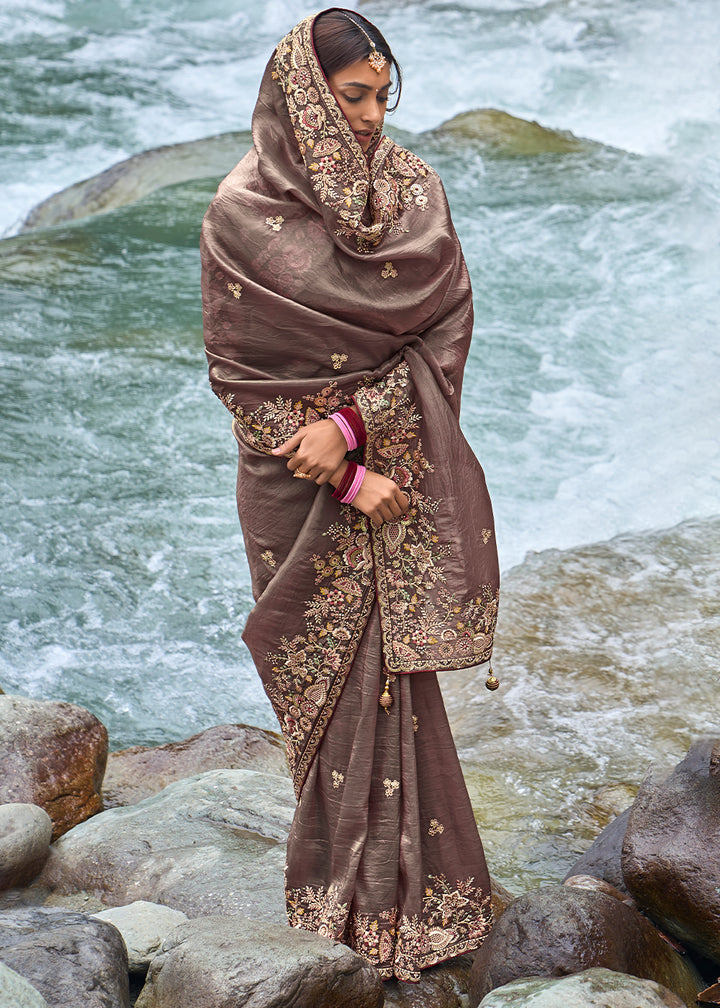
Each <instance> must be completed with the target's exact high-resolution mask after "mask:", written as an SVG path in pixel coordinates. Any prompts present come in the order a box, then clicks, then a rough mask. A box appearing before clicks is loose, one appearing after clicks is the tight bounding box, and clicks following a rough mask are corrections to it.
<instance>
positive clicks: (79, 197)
mask: <svg viewBox="0 0 720 1008" xmlns="http://www.w3.org/2000/svg"><path fill="white" fill-rule="evenodd" d="M251 144H252V137H251V135H250V134H249V133H223V134H221V135H220V136H213V137H207V138H206V139H204V140H190V141H188V142H186V143H179V144H170V145H168V146H166V147H157V148H155V149H154V150H148V151H143V152H142V153H141V154H135V155H134V156H133V157H131V158H128V159H127V160H125V161H120V162H118V164H114V165H112V167H110V168H108V169H106V171H104V172H100V174H99V175H93V176H92V178H89V179H85V180H84V181H83V182H76V183H75V185H72V186H70V187H69V188H68V189H63V190H62V192H59V193H55V195H53V196H50V197H48V199H46V200H43V202H42V203H39V204H38V205H37V206H36V207H34V208H33V209H32V210H31V211H30V213H29V214H28V216H27V218H26V220H25V222H24V223H23V225H22V227H21V229H20V232H21V233H22V232H24V231H30V230H32V229H33V228H38V227H50V226H51V225H52V224H59V223H61V222H62V221H70V220H78V219H80V218H81V217H89V216H92V215H93V214H99V213H105V212H107V211H108V210H113V209H114V208H115V207H121V206H126V205H127V204H128V203H132V202H133V201H134V200H138V199H141V198H142V197H143V196H147V195H148V194H149V193H151V192H154V191H155V190H156V189H162V188H163V187H164V186H169V185H176V184H177V183H179V182H188V181H190V180H191V179H200V178H208V177H210V176H211V175H217V176H218V178H222V176H223V175H227V173H228V172H229V171H230V169H231V168H233V167H234V166H235V165H236V164H237V162H238V161H239V160H240V158H241V157H242V156H243V154H245V152H246V151H247V150H249V148H250V146H251Z"/></svg>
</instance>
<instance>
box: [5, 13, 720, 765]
mask: <svg viewBox="0 0 720 1008" xmlns="http://www.w3.org/2000/svg"><path fill="white" fill-rule="evenodd" d="M160 7H162V9H159V8H160ZM362 9H363V11H364V12H365V13H367V15H368V16H369V17H371V18H374V19H376V20H377V21H378V22H379V23H380V24H381V26H382V27H383V29H384V30H385V33H386V35H387V36H388V38H389V39H390V40H391V42H392V43H393V45H394V47H395V49H396V51H397V55H398V56H399V58H400V60H401V62H402V63H403V66H404V70H405V76H406V87H405V91H404V95H403V102H402V105H401V107H400V109H399V110H398V112H397V113H396V114H395V116H394V119H393V122H394V125H395V128H396V129H399V130H403V131H405V132H406V133H411V134H421V133H422V134H423V135H422V136H420V135H416V136H415V137H414V139H412V145H413V146H414V147H415V148H416V149H417V150H418V151H419V152H420V153H422V154H424V155H425V156H426V157H427V158H428V159H429V160H430V161H431V162H432V163H433V164H434V165H435V166H436V167H437V168H438V169H439V171H440V172H441V175H442V177H443V179H444V181H445V184H446V188H447V190H448V195H449V198H450V201H451V204H452V207H453V212H454V217H455V221H456V226H457V229H458V231H459V233H460V236H461V239H462V241H463V245H464V248H465V251H466V255H467V258H468V262H469V266H470V271H471V275H472V278H473V284H474V289H475V303H476V328H475V338H474V345H473V351H472V355H471V360H470V363H469V367H468V373H467V379H466V385H465V392H464V401H463V423H464V426H465V429H466V431H467V434H468V437H469V440H470V441H471V443H472V444H473V446H474V448H475V450H476V452H477V454H478V456H479V458H480V459H481V461H482V463H483V465H484V467H485V469H486V474H487V477H488V482H489V485H490V488H491V492H492V494H493V499H494V503H495V508H496V512H497V520H498V530H499V542H500V549H501V561H502V566H503V568H504V569H508V568H509V567H511V566H513V565H515V564H519V563H521V562H522V561H523V557H524V556H525V554H526V553H527V551H528V550H540V549H544V548H548V547H557V548H562V549H567V548H571V547H573V546H576V545H577V544H580V543H587V542H595V541H598V540H602V539H605V538H608V537H610V536H612V535H615V534H617V533H620V532H628V531H633V530H642V529H653V528H666V527H671V526H673V525H675V524H677V523H678V522H680V521H682V520H684V519H688V518H702V517H705V516H709V515H712V514H715V513H717V512H718V511H720V506H719V505H720V459H719V449H718V444H719V434H720V430H719V422H718V416H719V415H720V392H719V391H718V390H719V389H720V353H719V351H718V341H717V338H716V332H717V317H718V308H719V306H720V305H719V302H720V294H719V285H718V279H717V278H718V276H720V254H719V249H718V240H719V237H720V158H719V157H718V154H720V103H719V102H718V95H719V94H720V65H719V63H718V60H717V53H718V52H720V22H719V21H718V18H717V9H716V5H715V3H714V2H713V0H687V2H680V0H675V2H666V0H662V2H661V0H658V2H655V3H652V2H648V0H625V2H621V0H618V2H613V3H609V2H602V0H588V2H583V0H572V2H571V0H567V2H564V0H553V2H547V3H540V2H530V0H528V2H519V0H487V2H485V3H480V2H479V0H477V2H471V0H466V2H464V3H463V2H455V3H449V2H448V3H444V2H440V0H438V2H432V3H414V2H407V3H405V2H404V3H402V4H395V5H383V4H380V3H368V4H365V5H363V8H362ZM307 12H308V11H307V9H306V8H305V7H304V6H302V5H300V4H296V3H284V4H280V3H267V4H261V5H256V4H249V3H248V2H247V0H245V2H244V3H240V2H237V3H229V2H226V0H215V2H194V3H189V2H180V0H172V2H168V3H165V4H163V5H158V4H155V3H153V2H150V0H145V2H140V0H125V2H122V3H107V2H98V0H94V2H93V3H89V2H86V3H83V2H70V0H68V2H61V0H48V2H31V3H29V4H28V3H27V2H23V3H22V4H21V3H19V2H18V3H14V2H8V0H6V2H5V3H4V4H3V6H2V10H0V40H1V41H0V87H2V93H3V95H4V96H5V101H4V102H3V105H2V109H0V146H1V147H2V160H1V162H0V173H1V174H0V231H3V230H4V231H5V234H6V235H7V238H6V240H5V241H2V242H0V284H1V288H0V309H1V310H0V346H1V351H0V352H1V353H2V361H3V369H2V383H3V385H2V392H1V395H0V430H1V431H2V435H0V436H1V439H2V440H1V444H0V453H1V455H0V466H1V469H0V487H1V493H2V533H1V536H2V538H1V539H0V542H1V544H2V545H1V547H0V577H1V579H2V581H1V583H2V587H3V591H2V597H1V598H0V635H1V638H0V639H1V644H0V684H1V685H2V687H3V688H4V689H5V690H6V691H8V692H9V691H16V692H20V693H24V694H29V695H37V696H52V697H58V698H62V699H71V700H75V701H77V702H80V703H82V704H84V705H85V706H87V707H89V708H90V709H92V710H93V711H94V712H95V713H96V714H97V715H98V716H99V717H101V719H102V720H103V721H104V722H105V723H106V724H107V725H108V727H109V730H110V734H111V744H112V746H113V747H114V748H118V747H120V746H121V745H124V744H131V743H136V742H144V743H150V742H160V741H164V740H166V739H168V738H180V737H184V736H187V735H189V734H191V733H192V732H194V731H197V730H199V729H200V728H202V727H205V726H208V725H211V724H216V723H219V722H223V721H241V720H244V721H250V722H254V723H257V724H262V725H266V726H270V727H272V726H273V718H272V714H271V712H270V709H269V707H268V705H267V703H266V701H265V699H264V697H263V695H262V692H261V690H260V688H259V686H258V684H257V680H256V677H255V673H254V670H253V668H252V666H251V663H250V660H249V657H248V655H247V653H246V652H245V649H244V646H243V645H242V643H241V641H240V630H241V627H242V624H243V622H244V618H245V615H246V613H247V611H248V609H249V606H250V604H251V596H250V587H249V579H248V574H247V571H246V565H245V561H244V556H243V547H242V540H241V536H240V532H239V528H238V524H237V518H236V515H235V510H234V453H233V439H232V437H231V435H230V433H229V430H228V422H227V417H226V414H225V412H224V411H223V409H222V407H221V406H220V405H219V404H218V403H217V402H216V401H215V399H214V397H213V396H212V394H211V393H210V391H209V388H208V386H207V379H206V372H205V364H204V357H203V354H202V339H201V320H200V304H199V277H198V253H197V237H198V231H199V225H200V220H201V218H202V214H203V212H204V209H205V207H206V205H207V203H208V201H209V199H210V198H211V196H212V193H213V192H214V188H215V185H216V184H217V181H218V180H217V178H209V179H199V180H197V181H193V182H190V183H185V184H182V185H177V186H174V187H171V188H168V189H164V190H161V191H158V192H155V193H153V194H152V195H150V196H148V197H146V198H144V199H143V200H141V201H140V202H138V203H135V204H133V205H131V206H127V207H123V208H119V209H116V210H113V211H112V212H110V213H108V214H105V215H103V216H98V217H93V218H87V219H85V220H81V221H78V222H76V223H73V224H67V225H58V226H55V227H53V228H49V229H46V230H43V231H36V232H31V233H28V234H25V235H18V236H13V235H14V233H15V231H16V230H17V228H18V226H19V224H20V223H21V221H22V220H23V219H24V218H25V216H26V215H27V213H28V212H29V210H30V209H31V208H32V207H33V206H34V205H35V204H36V203H38V202H39V201H40V200H42V199H44V198H45V197H47V196H49V195H50V194H52V193H53V192H56V191H58V190H59V189H61V188H63V187H65V186H67V185H70V184H72V183H74V182H77V181H79V180H80V179H83V178H86V177H88V176H90V175H92V174H94V173H96V172H99V171H101V170H103V169H105V168H107V167H108V166H110V165H111V164H113V163H115V162H117V161H119V160H121V159H123V158H125V157H128V156H129V155H131V154H134V153H138V152H140V151H142V150H145V149H148V148H152V147H156V146H159V145H163V144H169V143H176V142H180V141H185V140H194V139H198V138H201V137H204V136H209V135H211V134H215V133H219V132H225V131H230V130H238V129H246V128H247V127H248V125H249V117H250V113H251V111H252V107H253V104H254V100H255V95H256V92H257V85H258V81H259V78H260V74H261V72H262V69H263V67H264V64H265V62H266V59H267V58H268V56H269V54H270V52H271V50H272V47H273V45H274V44H275V42H276V41H277V39H278V38H279V37H280V35H281V34H282V33H284V32H285V31H286V30H287V29H288V28H289V27H291V26H292V24H293V23H295V21H296V20H298V19H299V18H300V17H302V16H303V15H304V14H306V13H307ZM481 107H496V108H500V109H504V110H506V111H508V112H510V113H512V114H513V115H516V116H520V117H523V118H526V119H530V120H533V119H536V120H539V121H541V122H542V123H543V124H544V125H546V126H548V127H551V128H555V129H561V130H567V129H569V130H572V131H574V133H575V134H576V135H578V136H581V137H587V138H589V139H591V140H593V141H596V145H595V146H588V147H587V148H586V149H581V150H578V151H575V152H572V153H566V154H557V153H556V154H552V153H545V154H536V155H532V156H527V155H521V154H518V153H513V140H512V137H511V138H510V140H509V141H508V145H507V146H506V148H505V149H504V150H503V151H496V152H495V153H493V152H492V151H489V150H488V149H487V148H486V147H484V146H483V145H481V144H480V143H478V142H471V141H468V142H460V141H458V140H453V141H451V140H450V139H449V138H448V135H447V134H443V133H442V131H440V132H430V133H428V132H426V131H433V130H435V128H436V127H438V126H439V125H440V124H441V123H442V122H444V121H445V120H447V119H448V118H450V117H451V116H453V115H455V114H457V113H459V112H463V111H467V110H469V109H473V108H481ZM663 618H664V617H663V615H662V612H661V610H659V615H658V619H659V620H660V619H663ZM569 646H572V647H575V648H576V649H577V654H578V658H579V659H581V658H582V654H583V646H584V645H583V641H574V642H572V644H571V645H569ZM540 688H541V687H540ZM566 702H567V703H568V704H569V706H570V708H572V700H571V699H570V700H566ZM536 730H537V726H530V728H529V729H528V731H529V732H531V733H532V732H533V731H536ZM598 783H600V782H598Z"/></svg>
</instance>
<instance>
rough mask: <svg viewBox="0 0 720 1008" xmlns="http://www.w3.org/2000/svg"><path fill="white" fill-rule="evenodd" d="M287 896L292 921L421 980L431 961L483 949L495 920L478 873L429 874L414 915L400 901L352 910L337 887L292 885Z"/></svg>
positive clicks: (387, 971) (383, 969)
mask: <svg viewBox="0 0 720 1008" xmlns="http://www.w3.org/2000/svg"><path fill="white" fill-rule="evenodd" d="M285 899H286V905H287V911H288V917H289V920H290V924H291V925H292V927H298V928H304V929H305V930H307V931H316V932H317V933H318V934H321V935H324V936H325V937H328V938H334V939H335V940H336V941H341V942H344V943H345V944H347V945H349V946H350V948H352V949H354V950H355V951H356V952H359V953H360V955H362V956H364V958H365V959H367V960H368V961H369V962H370V963H372V965H373V966H375V968H376V969H377V970H378V972H379V973H380V976H381V977H383V979H385V980H390V979H392V978H393V977H397V978H398V979H399V980H409V981H416V980H419V979H420V971H421V970H423V969H426V968H427V967H428V966H433V965H435V964H436V963H438V962H444V961H445V960H446V959H452V958H454V957H455V956H459V955H464V954H465V953H466V952H472V951H474V950H475V949H477V948H478V947H479V945H480V944H481V943H482V940H483V938H484V937H485V935H486V934H487V933H488V931H489V930H490V927H491V924H492V909H491V906H490V897H489V895H486V894H485V893H483V891H482V889H480V888H479V887H478V886H476V884H475V880H474V879H472V878H469V879H466V880H464V881H458V882H455V883H454V884H451V883H449V882H448V880H447V879H446V878H445V877H444V876H443V875H430V876H428V878H427V879H426V885H425V892H424V897H423V901H422V910H421V912H420V913H418V914H412V915H407V914H401V913H400V912H399V911H398V909H397V907H392V908H388V909H387V910H380V911H379V912H377V913H376V914H375V915H371V914H361V913H356V912H351V911H350V909H349V907H348V904H347V903H346V902H342V901H340V900H339V899H338V896H337V893H336V892H335V891H334V890H333V889H332V887H331V888H330V889H324V888H322V887H314V886H305V887H304V888H303V889H286V891H285Z"/></svg>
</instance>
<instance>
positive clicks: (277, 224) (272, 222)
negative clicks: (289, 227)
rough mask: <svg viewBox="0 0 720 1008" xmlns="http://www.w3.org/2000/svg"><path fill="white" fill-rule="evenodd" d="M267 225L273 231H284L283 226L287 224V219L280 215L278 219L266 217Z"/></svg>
mask: <svg viewBox="0 0 720 1008" xmlns="http://www.w3.org/2000/svg"><path fill="white" fill-rule="evenodd" d="M265 223H266V224H267V226H268V227H270V228H272V229H273V231H280V230H282V226H283V224H284V223H285V218H284V217H281V216H280V215H279V214H278V216H277V217H266V218H265Z"/></svg>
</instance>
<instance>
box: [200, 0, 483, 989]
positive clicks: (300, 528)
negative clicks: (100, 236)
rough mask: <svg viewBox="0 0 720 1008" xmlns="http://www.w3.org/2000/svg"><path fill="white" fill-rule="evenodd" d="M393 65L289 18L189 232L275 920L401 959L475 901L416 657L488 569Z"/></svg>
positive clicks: (452, 633)
mask: <svg viewBox="0 0 720 1008" xmlns="http://www.w3.org/2000/svg"><path fill="white" fill-rule="evenodd" d="M391 69H392V70H394V73H395V84H394V90H393V83H392V81H391ZM400 83H401V78H400V71H399V68H398V66H397V63H396V61H395V58H394V57H393V55H392V52H391V51H390V48H389V47H388V45H387V42H386V41H385V39H384V38H383V37H382V35H381V34H380V33H379V31H378V30H377V28H375V26H374V25H372V24H371V23H370V22H369V21H367V20H366V19H365V18H363V17H362V16H361V15H359V14H357V13H355V12H353V11H348V10H344V9H342V8H331V9H330V10H329V11H324V12H322V13H321V14H319V15H317V16H315V17H310V18H307V19H305V20H304V21H302V22H301V23H300V24H299V25H298V26H297V27H296V28H294V29H293V31H291V32H290V33H289V34H288V35H287V36H286V37H285V38H284V39H283V40H282V41H281V42H280V44H279V45H278V47H277V49H276V51H275V53H274V55H273V57H272V59H271V60H270V63H269V64H268V67H267V70H266V72H265V76H264V78H263V81H262V84H261V87H260V94H259V97H258V102H257V105H256V108H255V113H254V116H253V140H254V146H253V148H252V149H251V151H250V152H249V153H248V154H247V156H246V157H245V158H243V160H242V161H241V162H240V164H239V165H238V166H237V167H236V168H235V169H234V171H233V172H231V174H230V175H229V176H228V177H227V178H226V179H225V180H224V182H223V183H222V184H221V186H220V188H219V190H218V193H217V195H216V197H215V199H214V200H213V202H212V204H211V206H210V208H209V210H208V213H207V216H206V218H205V222H204V225H203V235H202V242H201V248H202V264H203V311H204V324H205V339H206V349H207V354H208V360H209V364H210V381H211V384H212V387H213V390H214V391H215V393H216V394H217V395H218V396H219V397H220V399H221V400H222V401H223V402H224V403H225V405H226V406H227V407H228V409H229V410H230V412H231V413H232V414H233V416H234V423H233V430H234V433H235V436H236V439H237V442H238V447H239V468H238V482H237V502H238V510H239V514H240V521H241V524H242V529H243V535H244V540H245V548H246V551H247V556H248V562H249V564H250V570H251V574H252V583H253V592H254V596H255V601H256V605H255V608H254V609H253V611H252V612H251V614H250V617H249V619H248V622H247V626H246V629H245V632H244V635H243V637H244V640H245V641H246V643H247V645H248V647H249V648H250V651H251V652H252V655H253V658H254V660H255V662H256V665H257V668H258V671H259V674H260V676H261V678H262V681H263V684H264V687H265V690H266V692H267V694H268V696H269V698H270V700H271V702H272V704H273V707H274V709H275V712H276V714H277V717H278V719H279V721H280V725H281V728H282V731H283V735H284V738H285V740H286V743H287V755H288V762H289V766H290V771H291V774H292V777H293V781H294V784H295V789H296V793H297V797H298V807H297V811H296V815H295V819H294V822H293V826H292V830H291V834H290V838H289V842H288V854H287V873H286V880H285V885H286V900H287V908H288V915H289V919H290V923H291V924H292V925H293V926H295V927H302V928H307V929H309V930H314V931H318V932H319V933H321V934H326V935H331V936H333V937H335V938H337V939H339V940H341V941H343V942H345V943H346V944H348V945H350V946H351V947H352V948H354V949H356V950H357V951H358V952H360V953H361V954H362V955H364V956H365V957H366V958H367V959H368V960H369V961H370V962H371V963H373V964H374V965H375V966H376V967H377V969H378V970H379V971H380V974H381V975H382V976H383V977H385V978H390V977H393V976H395V977H398V978H399V979H402V980H417V979H419V976H420V970H421V969H423V968H425V967H427V966H431V965H433V964H435V963H438V962H441V961H443V960H445V959H448V958H451V957H453V956H457V955H460V954H462V953H465V952H467V951H470V950H473V949H475V948H477V947H478V946H479V944H480V943H481V941H482V939H483V937H484V935H485V933H486V932H487V930H488V928H489V926H490V920H491V911H490V887H489V880H488V874H487V869H486V866H485V860H484V855H483V849H482V844H481V842H480V838H479V836H478V831H477V827H476V824H475V820H474V816H473V812H472V809H471V807H470V802H469V799H468V795H467V791H466V788H465V785H464V782H463V778H462V773H461V770H460V766H459V763H458V759H457V755H456V752H455V747H454V744H453V741H452V736H451V734H450V729H449V726H448V723H447V718H446V715H445V710H444V707H443V703H442V698H441V694H440V690H439V687H438V682H437V676H436V671H438V670H441V669H458V668H464V667H467V666H473V665H478V664H481V663H483V662H486V661H488V660H489V658H490V653H491V650H492V642H493V633H494V629H495V621H496V617H497V593H498V570H497V556H496V549H495V542H494V534H493V523H492V512H491V508H490V501H489V498H488V494H487V490H486V488H485V481H484V477H483V473H482V470H481V468H480V466H479V464H478V462H477V460H476V459H475V457H474V456H473V454H472V452H471V451H470V448H469V447H468V445H467V443H466V442H465V440H464V438H463V436H462V433H461V431H460V427H459V424H458V414H459V410H460V393H461V383H462V373H463V367H464V363H465V358H466V356H467V352H468V347H469V342H470V336H471V331H472V301H471V292H470V284H469V280H468V275H467V270H466V268H465V263H464V260H463V257H462V253H461V250H460V246H459V243H458V240H457V236H456V234H455V231H454V229H453V226H452V222H451V220H450V215H449V211H448V207H447V201H446V199H445V195H444V192H443V189H442V185H441V183H440V180H439V179H438V177H437V175H436V174H435V173H434V172H433V170H432V169H431V168H429V167H428V166H427V165H426V164H425V163H424V162H423V161H421V160H420V159H419V158H418V157H416V156H415V155H414V154H411V153H410V152H409V151H406V150H404V149H403V148H401V147H399V146H398V145H397V144H395V143H394V142H393V141H392V140H390V139H389V138H387V137H384V136H383V135H382V123H383V117H384V113H385V109H386V103H387V101H388V96H389V94H390V92H391V90H393V93H394V94H397V95H398V96H399V90H400ZM285 460H287V461H285ZM298 477H299V478H298ZM328 484H329V485H328ZM488 684H489V686H490V688H494V687H495V685H496V684H497V680H494V678H492V677H491V678H490V679H489V680H488Z"/></svg>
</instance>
